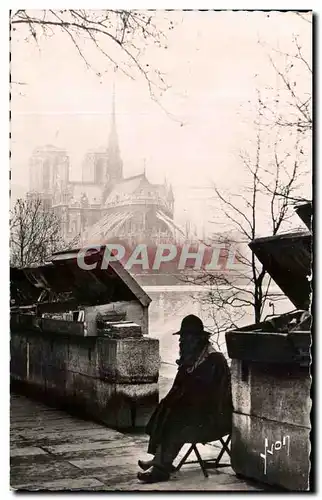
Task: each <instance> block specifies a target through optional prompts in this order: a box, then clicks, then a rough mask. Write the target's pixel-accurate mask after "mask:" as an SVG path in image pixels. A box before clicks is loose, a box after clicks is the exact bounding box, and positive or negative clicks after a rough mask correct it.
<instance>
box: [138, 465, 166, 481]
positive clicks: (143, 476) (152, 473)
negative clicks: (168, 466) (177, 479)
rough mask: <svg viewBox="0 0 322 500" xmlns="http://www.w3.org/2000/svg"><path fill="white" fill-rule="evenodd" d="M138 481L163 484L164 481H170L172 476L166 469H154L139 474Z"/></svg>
mask: <svg viewBox="0 0 322 500" xmlns="http://www.w3.org/2000/svg"><path fill="white" fill-rule="evenodd" d="M138 479H139V480H140V481H142V482H143V483H150V484H151V483H161V482H162V481H168V480H169V479H170V474H169V472H168V471H166V470H164V469H159V468H158V467H152V468H151V469H150V470H149V471H148V472H138Z"/></svg>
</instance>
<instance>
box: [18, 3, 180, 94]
mask: <svg viewBox="0 0 322 500" xmlns="http://www.w3.org/2000/svg"><path fill="white" fill-rule="evenodd" d="M157 16H158V14H157V12H152V11H134V10H131V11H130V10H123V9H116V10H111V9H109V10H108V9H104V10H86V9H82V10H73V9H71V10H66V9H63V10H52V9H47V10H22V9H19V10H16V11H11V14H10V23H11V30H12V36H14V34H15V33H16V32H18V33H19V31H18V30H19V29H21V28H22V27H23V26H25V27H26V30H25V33H26V38H25V39H26V40H27V41H28V40H30V39H31V40H33V41H35V42H36V43H39V40H40V39H41V38H42V37H51V36H54V35H55V34H56V33H58V32H61V33H63V34H64V35H66V38H67V39H68V40H69V41H70V42H71V43H72V45H73V46H74V47H75V49H76V50H77V52H78V54H79V56H80V57H81V58H82V60H83V61H84V63H85V65H86V67H87V68H92V69H94V68H93V65H92V63H91V62H90V59H89V57H88V51H87V49H88V48H89V47H90V46H92V47H94V49H96V50H97V51H98V52H99V53H100V54H102V55H103V56H104V58H105V60H106V66H107V65H109V64H111V65H112V67H113V68H114V69H115V70H116V69H118V70H120V71H121V72H123V73H124V74H126V75H127V76H128V77H129V78H131V79H134V78H135V71H133V70H136V71H137V72H139V73H140V74H141V75H142V76H143V77H144V78H145V80H146V82H147V85H148V87H149V91H150V94H151V96H152V97H153V98H155V91H156V89H157V90H161V91H164V90H166V89H167V84H166V82H165V79H164V75H163V74H162V73H161V71H160V70H159V69H157V68H154V67H153V65H152V64H150V63H147V62H145V61H143V60H142V56H143V55H144V51H145V49H146V47H147V45H148V44H154V45H156V46H157V47H163V48H165V49H166V48H167V44H166V36H165V32H164V31H166V30H171V29H173V27H174V24H173V22H172V21H164V22H163V23H162V27H163V29H160V28H159V27H158V22H157ZM163 30H164V31H163ZM95 71H96V73H97V75H98V76H101V75H102V74H103V73H105V72H106V71H108V70H107V68H106V67H105V68H104V69H102V68H101V69H100V70H98V69H95Z"/></svg>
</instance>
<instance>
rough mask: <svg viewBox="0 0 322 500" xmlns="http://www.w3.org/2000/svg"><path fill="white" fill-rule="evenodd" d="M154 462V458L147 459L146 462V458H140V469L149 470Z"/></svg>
mask: <svg viewBox="0 0 322 500" xmlns="http://www.w3.org/2000/svg"><path fill="white" fill-rule="evenodd" d="M153 464H154V461H153V460H147V461H146V462H145V461H144V460H138V466H139V467H140V469H142V470H144V471H146V470H149V469H150V467H152V466H153Z"/></svg>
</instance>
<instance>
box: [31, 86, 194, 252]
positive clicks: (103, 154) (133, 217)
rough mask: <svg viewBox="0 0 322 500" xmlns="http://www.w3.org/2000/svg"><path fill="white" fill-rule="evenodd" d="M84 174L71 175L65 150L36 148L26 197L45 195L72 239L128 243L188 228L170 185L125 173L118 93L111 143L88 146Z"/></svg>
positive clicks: (176, 236) (177, 235) (167, 237)
mask: <svg viewBox="0 0 322 500" xmlns="http://www.w3.org/2000/svg"><path fill="white" fill-rule="evenodd" d="M81 168H82V180H81V181H77V182H75V181H71V180H70V178H69V177H70V175H69V174H70V160H69V156H68V153H67V151H65V150H63V149H59V148H57V147H55V146H52V145H47V146H44V147H41V148H37V149H36V150H35V151H34V152H33V155H32V157H31V159H30V189H29V192H28V195H27V196H28V197H38V198H41V199H42V200H43V202H44V204H45V206H46V207H47V208H48V209H50V210H53V211H54V212H55V213H56V214H57V216H58V217H59V219H60V220H61V221H62V231H63V237H64V239H65V241H66V242H73V245H84V244H91V243H92V244H93V243H96V244H97V243H104V242H107V241H111V240H115V239H118V240H120V239H121V240H126V241H127V242H128V243H129V244H135V243H138V242H145V243H148V244H156V243H158V242H163V241H164V242H167V243H169V242H178V241H180V240H182V239H185V237H186V234H185V231H184V230H182V229H181V228H180V227H178V226H177V225H176V224H175V223H174V220H173V214H174V196H173V191H172V187H171V185H168V184H167V182H164V183H163V184H151V183H150V182H149V180H148V179H147V177H146V174H145V171H144V172H143V173H141V174H139V175H135V176H132V177H128V178H124V176H123V162H122V158H121V152H120V147H119V140H118V135H117V128H116V114H115V94H114V92H113V102H112V118H111V124H110V132H109V137H108V143H107V144H106V146H103V147H102V148H100V149H98V150H92V151H88V152H87V153H86V154H85V156H84V159H83V161H82V165H81Z"/></svg>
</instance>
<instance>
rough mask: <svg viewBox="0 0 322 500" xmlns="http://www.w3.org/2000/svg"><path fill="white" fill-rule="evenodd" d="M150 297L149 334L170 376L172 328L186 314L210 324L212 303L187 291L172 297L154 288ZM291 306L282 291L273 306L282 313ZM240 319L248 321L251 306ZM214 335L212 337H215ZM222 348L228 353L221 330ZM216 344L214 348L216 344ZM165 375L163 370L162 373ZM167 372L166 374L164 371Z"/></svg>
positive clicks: (175, 355)
mask: <svg viewBox="0 0 322 500" xmlns="http://www.w3.org/2000/svg"><path fill="white" fill-rule="evenodd" d="M148 294H149V296H150V297H151V298H152V302H151V304H150V306H149V335H150V336H151V337H154V338H157V339H159V341H160V356H161V360H162V363H163V364H164V365H165V366H164V367H163V372H164V370H165V371H166V372H168V373H169V376H173V374H174V373H175V370H176V367H177V365H176V359H177V358H178V336H177V335H173V333H174V332H176V331H178V330H179V329H180V324H181V321H182V319H183V318H184V316H186V315H188V314H196V315H197V316H199V317H200V318H201V319H202V320H203V322H204V324H205V325H209V326H210V322H209V316H211V314H209V313H211V306H208V305H207V304H205V303H202V300H200V298H199V299H198V298H196V295H194V296H193V295H191V294H189V293H186V292H179V293H178V292H177V293H176V294H175V298H174V295H173V292H171V293H170V292H169V293H167V292H163V293H162V294H161V295H160V293H157V292H151V290H150V291H149V292H148ZM293 309H294V306H293V305H292V304H291V302H290V301H289V300H288V299H287V298H286V297H284V296H282V295H281V297H280V298H279V300H278V302H277V304H276V305H275V308H274V313H275V314H283V313H286V312H288V311H291V310H293ZM240 312H241V310H240V309H236V314H235V318H233V319H234V321H236V322H238V317H240ZM243 312H244V315H243V318H242V321H241V322H240V323H237V324H238V326H240V327H242V326H246V325H251V324H252V323H253V322H254V320H253V314H252V311H251V310H248V311H246V310H244V311H243ZM271 313H272V310H268V311H267V312H266V314H271ZM214 338H215V337H214ZM216 340H219V343H220V344H221V351H222V352H223V353H224V354H227V349H226V344H225V333H224V332H223V333H221V334H220V335H219V338H218V339H216ZM215 348H216V349H217V347H216V345H215ZM163 374H164V375H165V373H163ZM165 376H166V375H165Z"/></svg>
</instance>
